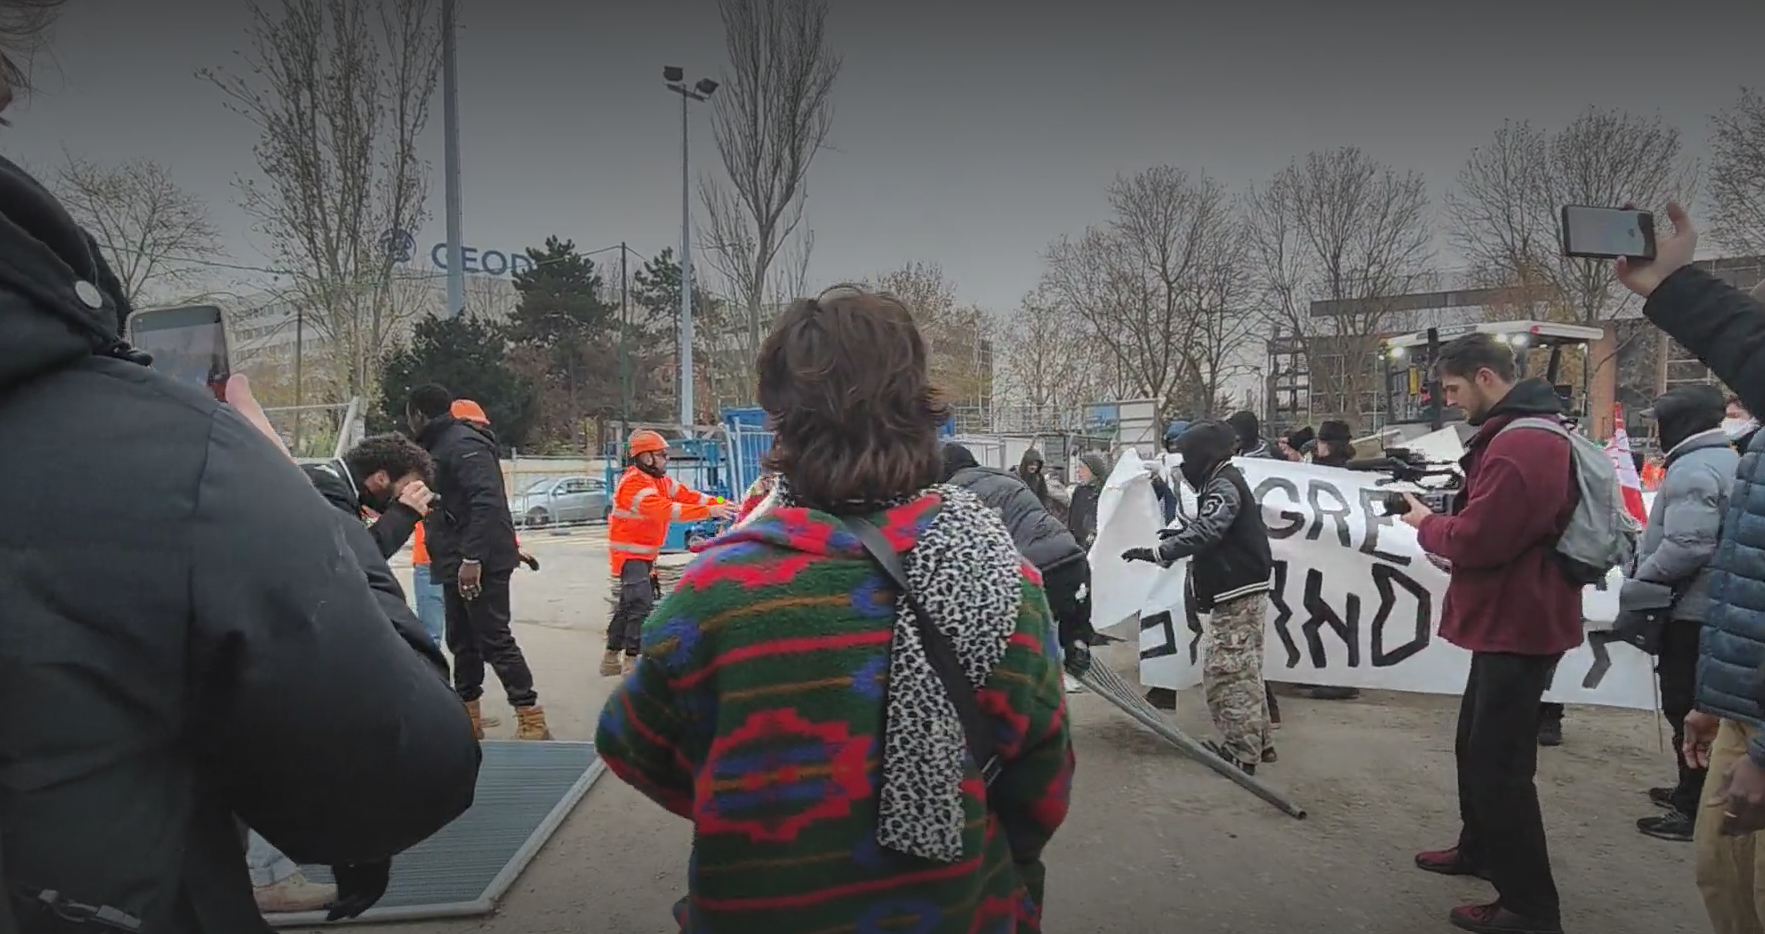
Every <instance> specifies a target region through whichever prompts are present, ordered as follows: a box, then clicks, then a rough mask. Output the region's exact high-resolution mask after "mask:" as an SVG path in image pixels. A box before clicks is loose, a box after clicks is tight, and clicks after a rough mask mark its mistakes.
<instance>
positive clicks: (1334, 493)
mask: <svg viewBox="0 0 1765 934" xmlns="http://www.w3.org/2000/svg"><path fill="white" fill-rule="evenodd" d="M1326 493H1328V494H1329V495H1330V496H1331V497H1332V498H1333V499H1335V500H1336V506H1337V508H1335V509H1325V508H1324V504H1323V503H1322V502H1319V499H1320V497H1322V496H1323V495H1324V494H1326ZM1305 500H1306V504H1307V505H1309V506H1311V512H1312V523H1311V528H1310V529H1308V530H1306V533H1305V540H1306V541H1308V542H1315V541H1317V540H1318V536H1319V535H1321V534H1323V531H1324V519H1325V517H1329V518H1330V519H1331V520H1332V521H1333V522H1334V523H1335V524H1336V543H1337V544H1338V545H1341V546H1342V547H1344V548H1348V547H1351V540H1350V539H1349V536H1348V515H1349V513H1351V512H1353V511H1354V510H1353V509H1351V508H1349V505H1348V500H1347V499H1345V498H1344V497H1343V495H1342V491H1341V490H1338V489H1336V487H1335V485H1334V484H1330V483H1325V482H1324V481H1322V480H1312V481H1310V482H1308V483H1307V484H1306V485H1305Z"/></svg>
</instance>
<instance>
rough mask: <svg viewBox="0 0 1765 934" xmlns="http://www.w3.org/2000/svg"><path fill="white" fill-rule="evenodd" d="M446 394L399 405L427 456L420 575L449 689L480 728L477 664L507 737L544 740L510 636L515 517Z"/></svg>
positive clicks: (479, 436)
mask: <svg viewBox="0 0 1765 934" xmlns="http://www.w3.org/2000/svg"><path fill="white" fill-rule="evenodd" d="M453 401H454V397H453V393H451V392H448V391H447V389H446V388H444V387H442V386H437V385H434V384H429V385H426V386H419V387H417V388H416V389H415V390H412V392H411V396H410V401H409V402H407V403H406V405H405V415H406V417H407V418H408V419H409V421H410V428H411V434H412V435H414V436H415V437H416V439H417V443H418V444H420V445H422V447H423V449H424V450H426V451H428V452H429V456H430V457H433V458H434V459H435V492H436V494H437V496H438V497H439V499H440V501H439V502H438V503H437V504H436V508H435V509H432V510H430V512H429V515H428V517H427V518H425V519H424V520H423V530H424V534H425V535H426V539H425V540H426V541H427V542H428V545H429V567H430V574H431V575H433V577H434V579H435V580H437V581H440V582H441V584H442V592H443V596H444V598H445V599H446V602H447V648H448V651H450V652H452V653H453V657H454V687H455V688H456V689H457V690H458V691H459V693H460V699H461V700H462V701H464V702H465V704H466V709H467V711H468V712H469V713H470V714H471V715H472V726H473V729H474V731H475V732H476V733H477V734H478V736H479V737H480V738H482V737H483V735H484V725H483V724H484V715H483V712H482V710H481V709H480V706H479V700H480V698H482V697H483V696H484V668H485V665H486V664H488V665H489V666H490V668H491V669H492V670H494V671H495V672H496V678H497V680H498V681H501V682H502V684H503V691H504V692H505V693H506V694H507V695H508V700H509V706H510V707H513V708H514V710H515V720H516V728H515V738H516V739H525V740H546V739H551V738H552V735H551V730H550V728H549V727H547V726H546V722H545V709H544V708H542V707H540V706H539V692H537V691H535V690H534V689H533V671H532V669H530V668H528V667H527V657H526V656H525V655H523V654H522V653H521V646H520V645H519V644H518V643H516V641H515V633H514V630H513V628H512V623H513V619H512V615H511V607H510V604H509V600H510V587H509V582H510V578H512V577H513V576H514V574H515V567H516V566H517V565H519V564H520V563H521V550H520V547H519V546H518V545H517V544H516V542H515V522H514V519H513V518H511V517H510V515H509V499H508V493H507V491H506V490H504V488H503V471H502V462H501V460H500V459H499V458H500V454H501V452H500V450H499V449H498V447H497V443H496V436H495V435H493V434H491V433H490V429H489V428H487V427H484V426H482V425H478V424H475V423H473V422H468V421H462V420H460V419H457V418H455V417H454V416H453V413H452V409H453Z"/></svg>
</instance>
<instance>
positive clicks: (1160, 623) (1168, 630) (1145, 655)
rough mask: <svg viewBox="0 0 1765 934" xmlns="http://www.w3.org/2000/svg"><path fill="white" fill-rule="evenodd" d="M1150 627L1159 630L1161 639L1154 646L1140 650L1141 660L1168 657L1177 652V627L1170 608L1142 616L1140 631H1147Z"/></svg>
mask: <svg viewBox="0 0 1765 934" xmlns="http://www.w3.org/2000/svg"><path fill="white" fill-rule="evenodd" d="M1148 629H1157V630H1159V631H1160V632H1159V636H1160V641H1159V642H1158V644H1156V645H1154V646H1152V648H1149V649H1147V648H1142V649H1141V650H1140V660H1141V661H1145V660H1147V659H1151V658H1166V657H1168V656H1171V655H1175V654H1177V629H1176V625H1175V624H1174V622H1173V621H1172V619H1171V614H1170V611H1169V610H1160V611H1158V612H1157V613H1154V614H1152V615H1151V616H1142V617H1140V631H1141V632H1145V631H1146V630H1148Z"/></svg>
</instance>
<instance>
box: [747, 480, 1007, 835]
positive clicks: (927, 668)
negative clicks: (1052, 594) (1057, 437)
mask: <svg viewBox="0 0 1765 934" xmlns="http://www.w3.org/2000/svg"><path fill="white" fill-rule="evenodd" d="M926 492H932V493H936V494H937V495H938V497H939V498H940V499H941V500H942V503H943V505H942V506H941V507H940V508H939V510H938V513H937V515H935V516H934V517H933V518H932V520H931V522H930V523H929V524H928V525H927V526H926V528H925V531H924V532H922V533H920V536H919V540H918V541H917V542H916V543H915V544H914V546H913V547H912V548H911V549H909V550H908V551H906V552H905V553H904V554H903V555H902V556H901V569H902V571H903V572H904V573H905V574H906V575H907V584H908V586H909V587H911V588H912V589H913V594H914V596H916V597H918V598H919V602H920V605H921V606H923V607H925V611H926V614H927V615H929V616H930V617H931V618H932V622H933V623H934V624H935V625H936V626H937V627H938V628H939V629H942V630H943V631H944V634H945V635H946V636H947V637H948V638H949V640H950V644H951V646H952V647H953V648H954V649H955V652H956V658H957V660H958V661H959V662H960V663H961V664H962V668H963V670H964V672H965V673H966V674H967V675H968V683H969V685H970V686H971V688H978V687H980V686H982V685H984V684H986V683H987V678H988V677H989V676H990V675H991V674H992V672H993V667H994V666H995V665H997V664H998V663H999V660H1000V659H1002V658H1004V657H1005V648H1006V644H1007V643H1008V642H1009V641H1010V639H1011V635H1012V633H1014V632H1016V631H1017V617H1018V612H1019V610H1020V609H1021V606H1022V602H1023V589H1022V586H1023V585H1022V580H1023V578H1022V575H1023V571H1022V566H1023V559H1022V558H1021V557H1020V556H1019V555H1018V552H1017V545H1016V544H1015V543H1014V542H1013V541H1012V539H1011V533H1010V532H1008V531H1006V529H1005V525H1004V523H1003V522H1001V521H1000V518H999V513H998V512H996V511H995V510H992V509H989V508H988V507H987V505H986V504H985V503H983V502H981V500H980V499H979V498H978V497H976V496H975V495H974V494H973V493H970V492H969V491H967V490H965V489H962V488H961V487H957V486H952V485H948V484H944V485H940V486H935V487H932V488H931V489H930V490H929V491H926ZM921 495H924V494H923V493H918V494H913V495H910V496H903V497H897V498H894V499H892V500H889V501H887V502H877V503H859V502H853V503H848V504H843V508H842V509H840V510H838V512H841V513H845V514H853V513H858V512H876V511H881V510H884V509H887V508H890V507H892V506H898V505H902V504H904V503H908V502H911V501H912V500H914V499H916V498H918V497H919V496H921ZM773 496H774V497H775V498H776V501H777V502H779V503H783V504H785V505H791V506H810V507H811V508H819V509H826V507H825V506H816V505H812V504H809V503H804V502H801V501H799V500H798V499H796V498H795V497H793V496H792V494H791V490H790V483H789V480H788V479H787V478H784V477H780V478H779V479H778V483H777V485H776V486H775V487H774V489H773ZM755 512H756V513H758V512H760V510H759V509H756V510H755ZM877 573H878V574H881V573H882V571H881V569H880V568H879V569H878V570H877ZM969 758H970V757H969V756H968V739H967V736H966V735H965V734H964V733H963V730H962V720H961V718H960V717H959V716H957V713H956V706H955V705H954V704H953V703H951V701H950V696H949V694H947V693H946V692H945V690H944V682H943V681H941V680H939V679H938V674H937V671H936V670H935V669H933V668H932V665H931V662H930V661H929V660H927V658H926V654H925V648H924V646H923V645H922V644H921V643H920V639H919V627H918V625H917V623H916V622H915V620H914V618H913V609H912V608H911V607H910V606H908V604H907V601H906V598H904V597H903V598H900V599H899V600H898V601H897V603H896V611H895V622H894V638H893V640H892V642H891V645H890V649H889V677H888V697H887V701H886V708H885V710H884V725H883V755H882V787H881V789H880V791H879V792H878V801H877V811H878V813H877V828H876V842H877V843H878V845H880V846H882V847H885V848H887V849H890V850H893V851H895V852H897V853H904V854H906V855H909V856H917V857H920V858H923V859H929V860H935V861H937V862H942V863H954V862H959V861H960V860H961V859H962V857H963V851H962V831H963V826H964V824H965V823H966V815H965V814H964V810H963V797H962V780H963V778H964V777H965V776H966V774H967V769H968V764H967V763H968V761H969ZM976 767H977V768H978V767H979V764H978V763H977V764H976Z"/></svg>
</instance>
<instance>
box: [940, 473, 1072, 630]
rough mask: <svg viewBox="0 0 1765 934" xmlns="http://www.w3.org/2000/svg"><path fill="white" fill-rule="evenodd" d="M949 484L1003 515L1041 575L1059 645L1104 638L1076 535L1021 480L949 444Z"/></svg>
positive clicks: (1025, 557) (1023, 551)
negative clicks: (1094, 622) (1094, 619)
mask: <svg viewBox="0 0 1765 934" xmlns="http://www.w3.org/2000/svg"><path fill="white" fill-rule="evenodd" d="M1026 463H1027V460H1026ZM944 482H945V483H949V484H952V485H954V486H959V487H962V488H963V489H965V490H967V491H969V492H970V493H973V494H974V495H975V496H977V497H979V498H980V500H981V502H983V503H986V504H987V506H989V507H990V508H992V509H996V510H998V511H999V518H1000V519H1002V520H1004V522H1005V528H1006V529H1007V530H1008V531H1010V532H1011V540H1012V541H1013V542H1016V543H1017V550H1018V552H1019V553H1020V554H1022V555H1023V556H1024V560H1026V561H1028V562H1029V563H1031V564H1033V565H1035V566H1036V570H1038V571H1041V572H1042V588H1043V589H1044V590H1046V591H1047V593H1048V608H1049V609H1050V610H1052V611H1053V612H1054V619H1055V621H1056V622H1057V623H1058V624H1059V626H1060V644H1061V645H1062V646H1070V645H1072V644H1073V643H1074V642H1083V643H1085V644H1086V645H1095V644H1097V643H1098V641H1100V640H1098V638H1097V633H1096V631H1095V630H1093V629H1092V628H1091V593H1090V591H1091V564H1090V562H1089V561H1088V560H1086V557H1085V549H1084V548H1082V547H1080V545H1079V542H1078V539H1076V538H1074V537H1073V534H1072V532H1071V531H1069V530H1068V529H1067V527H1066V526H1065V525H1063V524H1062V523H1061V521H1060V520H1059V519H1056V518H1055V517H1054V514H1053V513H1050V512H1049V511H1048V509H1047V508H1046V507H1044V506H1043V505H1042V501H1041V500H1039V499H1037V498H1036V494H1035V493H1033V492H1031V491H1030V488H1029V487H1028V486H1026V485H1025V484H1024V483H1023V481H1022V480H1019V479H1018V478H1017V477H1014V476H1012V475H1011V474H1010V472H1008V471H1004V470H997V469H994V468H992V467H983V466H981V464H980V462H979V461H977V460H975V459H974V452H972V451H970V450H969V449H968V448H966V447H963V446H962V445H960V444H955V443H951V444H946V445H944Z"/></svg>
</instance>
